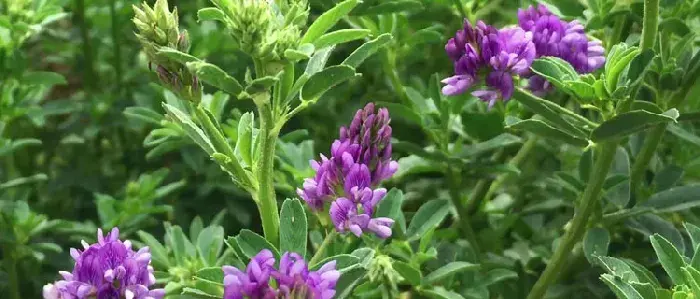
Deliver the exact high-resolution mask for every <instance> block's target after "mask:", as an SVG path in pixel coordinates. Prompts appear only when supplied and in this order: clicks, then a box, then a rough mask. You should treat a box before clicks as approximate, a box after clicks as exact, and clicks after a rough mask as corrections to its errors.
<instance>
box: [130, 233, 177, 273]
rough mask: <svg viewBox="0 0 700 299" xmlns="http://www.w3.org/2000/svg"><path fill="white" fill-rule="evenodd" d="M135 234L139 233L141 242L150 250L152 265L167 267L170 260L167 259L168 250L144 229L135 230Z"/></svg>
mask: <svg viewBox="0 0 700 299" xmlns="http://www.w3.org/2000/svg"><path fill="white" fill-rule="evenodd" d="M136 234H137V235H139V238H140V239H141V242H143V243H144V244H146V246H148V248H149V249H150V250H151V259H152V260H153V264H154V266H156V268H161V267H162V268H169V267H170V262H169V260H168V251H167V250H166V249H165V247H164V246H163V244H161V243H160V242H158V240H157V239H156V238H155V237H153V235H151V234H149V233H147V232H145V231H142V230H140V231H138V232H136Z"/></svg>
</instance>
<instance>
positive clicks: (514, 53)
mask: <svg viewBox="0 0 700 299" xmlns="http://www.w3.org/2000/svg"><path fill="white" fill-rule="evenodd" d="M518 20H519V22H518V25H519V27H509V28H503V29H500V30H497V29H495V28H493V27H491V26H489V25H486V24H484V23H483V22H481V21H478V22H477V23H476V26H473V25H472V24H471V23H469V22H468V21H465V23H464V27H463V28H462V29H461V30H459V31H457V33H456V34H455V36H454V37H453V38H451V39H450V40H449V41H448V42H447V44H446V45H445V51H446V52H447V55H448V56H449V57H450V59H452V61H453V63H454V73H455V75H454V76H451V77H448V78H446V79H444V80H443V81H442V82H443V83H444V84H446V86H444V87H443V89H442V92H443V93H444V94H445V95H457V94H461V93H464V92H465V91H467V90H468V89H469V88H471V87H472V86H474V85H477V84H479V85H483V86H484V87H485V88H483V89H480V90H476V91H473V92H472V95H474V96H476V97H478V98H480V99H481V100H483V101H486V102H488V103H489V107H490V106H492V105H493V104H494V103H495V102H496V100H498V99H500V98H502V99H503V100H505V101H507V100H509V99H510V97H511V96H512V94H513V89H514V79H513V77H514V76H520V77H524V78H529V79H530V82H529V83H530V88H531V89H532V90H533V91H534V92H545V91H546V90H547V89H548V88H549V85H548V83H547V82H546V81H545V80H544V78H541V77H539V76H535V75H533V74H532V73H531V72H530V65H531V64H532V61H533V60H534V59H535V58H539V57H543V56H555V57H559V58H561V59H563V60H566V61H567V62H569V63H570V64H571V65H572V66H573V67H574V68H575V69H576V71H578V72H579V73H590V72H593V71H595V70H596V69H598V68H600V67H601V66H602V65H603V64H604V63H605V57H604V49H603V47H602V44H601V43H600V42H599V41H596V40H589V39H588V36H586V33H585V32H584V28H583V26H582V25H581V24H580V23H578V21H572V22H565V21H563V20H561V19H560V18H559V17H557V16H555V15H553V14H552V13H551V12H550V11H549V10H548V9H547V8H546V7H545V6H543V5H539V6H537V7H532V6H531V7H529V8H528V9H526V10H520V11H519V12H518ZM482 82H483V83H482Z"/></svg>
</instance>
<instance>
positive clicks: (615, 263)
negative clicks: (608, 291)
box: [595, 256, 639, 282]
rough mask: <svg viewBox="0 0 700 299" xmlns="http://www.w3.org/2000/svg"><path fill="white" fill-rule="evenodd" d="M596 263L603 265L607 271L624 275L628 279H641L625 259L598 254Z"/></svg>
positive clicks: (616, 274)
mask: <svg viewBox="0 0 700 299" xmlns="http://www.w3.org/2000/svg"><path fill="white" fill-rule="evenodd" d="M595 262H596V264H598V265H599V266H601V267H603V269H604V270H605V272H608V273H610V274H612V275H614V276H616V277H622V279H624V280H626V281H635V282H636V281H639V279H638V278H637V275H636V273H635V272H634V271H633V270H632V268H630V266H629V265H628V264H627V263H625V262H624V261H623V260H621V259H618V258H614V257H609V256H598V257H597V258H596V260H595Z"/></svg>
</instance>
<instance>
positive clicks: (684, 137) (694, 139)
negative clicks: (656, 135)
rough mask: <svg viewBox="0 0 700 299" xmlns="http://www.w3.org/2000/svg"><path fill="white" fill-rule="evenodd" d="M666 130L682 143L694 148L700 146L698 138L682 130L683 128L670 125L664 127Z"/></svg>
mask: <svg viewBox="0 0 700 299" xmlns="http://www.w3.org/2000/svg"><path fill="white" fill-rule="evenodd" d="M666 130H667V131H669V132H671V134H673V135H675V136H676V137H678V138H680V139H682V140H684V141H687V142H690V143H692V144H693V145H696V146H700V137H698V136H697V135H695V134H693V133H691V132H688V131H686V130H685V129H683V127H681V126H679V125H676V124H670V125H668V126H667V127H666Z"/></svg>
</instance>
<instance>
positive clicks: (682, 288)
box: [592, 223, 700, 299]
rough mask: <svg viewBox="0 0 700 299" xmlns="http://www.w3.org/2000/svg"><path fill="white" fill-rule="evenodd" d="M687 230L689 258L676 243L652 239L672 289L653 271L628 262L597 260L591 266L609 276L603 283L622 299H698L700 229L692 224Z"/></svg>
mask: <svg viewBox="0 0 700 299" xmlns="http://www.w3.org/2000/svg"><path fill="white" fill-rule="evenodd" d="M685 227H686V230H687V232H688V234H689V235H690V239H691V240H692V244H693V246H694V250H693V251H692V256H690V257H686V256H684V254H683V252H682V251H679V249H678V248H676V245H675V244H674V243H671V242H670V241H669V240H668V239H666V238H664V237H663V236H661V235H659V234H654V235H652V236H650V238H649V239H650V241H651V245H652V246H653V248H654V251H655V252H656V257H657V258H658V260H659V263H660V264H661V267H663V269H664V271H665V272H666V274H668V276H669V277H670V278H671V283H672V286H671V288H664V287H662V284H660V283H659V281H658V280H657V279H656V277H654V274H653V273H652V272H651V271H649V270H647V269H646V268H644V267H643V266H641V265H640V264H638V263H636V262H634V261H631V260H628V259H619V258H613V257H605V256H594V259H595V260H594V261H593V262H592V264H594V265H598V266H600V267H602V268H603V269H604V270H605V272H607V273H605V274H603V275H601V280H602V281H603V282H604V283H605V284H607V285H608V287H610V289H611V290H612V291H613V293H614V294H615V296H616V297H617V298H620V299H654V298H674V299H676V298H682V299H686V298H687V299H692V298H698V296H700V247H695V246H696V245H697V244H698V243H697V242H698V237H699V236H700V235H699V233H700V229H698V227H696V226H694V225H692V224H689V223H686V224H685ZM606 251H607V248H606Z"/></svg>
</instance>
